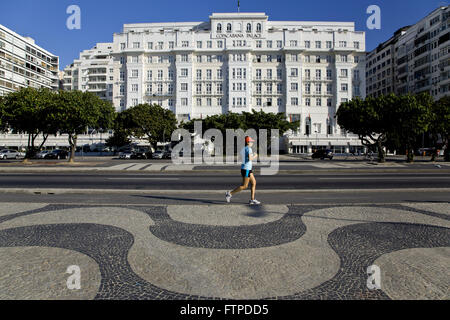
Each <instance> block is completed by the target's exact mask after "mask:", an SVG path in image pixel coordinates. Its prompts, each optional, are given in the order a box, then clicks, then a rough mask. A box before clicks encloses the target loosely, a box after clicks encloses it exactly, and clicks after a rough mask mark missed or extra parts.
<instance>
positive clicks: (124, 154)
mask: <svg viewBox="0 0 450 320" xmlns="http://www.w3.org/2000/svg"><path fill="white" fill-rule="evenodd" d="M132 155H133V152H132V151H123V152H121V153H119V159H131V156H132Z"/></svg>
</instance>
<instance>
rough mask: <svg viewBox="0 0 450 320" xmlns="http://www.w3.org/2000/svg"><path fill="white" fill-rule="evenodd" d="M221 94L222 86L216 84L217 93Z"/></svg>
mask: <svg viewBox="0 0 450 320" xmlns="http://www.w3.org/2000/svg"><path fill="white" fill-rule="evenodd" d="M222 92H223V89H222V84H221V83H218V84H217V93H218V94H222Z"/></svg>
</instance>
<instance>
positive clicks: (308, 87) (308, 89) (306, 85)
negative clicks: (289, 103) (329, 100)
mask: <svg viewBox="0 0 450 320" xmlns="http://www.w3.org/2000/svg"><path fill="white" fill-rule="evenodd" d="M305 93H306V94H310V93H311V84H310V83H306V84H305Z"/></svg>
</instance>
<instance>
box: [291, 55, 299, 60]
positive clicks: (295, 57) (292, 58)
mask: <svg viewBox="0 0 450 320" xmlns="http://www.w3.org/2000/svg"><path fill="white" fill-rule="evenodd" d="M291 61H293V62H297V61H298V55H296V54H291Z"/></svg>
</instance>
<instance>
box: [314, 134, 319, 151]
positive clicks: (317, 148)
mask: <svg viewBox="0 0 450 320" xmlns="http://www.w3.org/2000/svg"><path fill="white" fill-rule="evenodd" d="M315 132H316V151H318V150H319V131H317V130H316V131H315Z"/></svg>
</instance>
